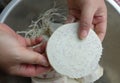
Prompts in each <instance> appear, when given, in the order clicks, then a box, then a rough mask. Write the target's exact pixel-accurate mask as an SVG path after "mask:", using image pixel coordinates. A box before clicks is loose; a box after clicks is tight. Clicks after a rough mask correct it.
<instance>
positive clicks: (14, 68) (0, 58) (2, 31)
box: [0, 24, 50, 77]
mask: <svg viewBox="0 0 120 83" xmlns="http://www.w3.org/2000/svg"><path fill="white" fill-rule="evenodd" d="M40 42H42V38H41V37H39V38H36V39H25V38H23V37H22V36H20V35H18V34H16V33H15V32H14V31H13V30H12V29H10V28H9V27H8V26H7V25H5V24H0V68H1V69H2V70H4V71H6V72H7V73H10V74H12V75H19V76H26V77H31V76H36V75H39V74H41V73H44V72H46V71H48V70H49V69H50V67H48V65H49V64H48V61H47V59H46V58H45V56H43V55H42V54H44V52H45V44H43V45H41V46H40V47H37V48H35V49H33V48H32V46H34V45H37V44H39V43H40ZM40 53H41V54H40Z"/></svg>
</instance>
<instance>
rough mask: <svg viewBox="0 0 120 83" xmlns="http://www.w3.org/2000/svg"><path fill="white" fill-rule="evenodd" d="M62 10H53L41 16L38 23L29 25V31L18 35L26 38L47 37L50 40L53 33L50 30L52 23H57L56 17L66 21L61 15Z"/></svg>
mask: <svg viewBox="0 0 120 83" xmlns="http://www.w3.org/2000/svg"><path fill="white" fill-rule="evenodd" d="M60 10H61V9H58V8H55V7H54V8H51V9H49V10H47V11H45V12H44V13H43V14H40V16H39V17H38V19H37V20H36V21H32V22H31V24H30V25H29V29H28V30H26V31H17V33H18V34H23V35H24V37H25V38H36V37H39V36H43V35H45V36H47V37H48V38H49V37H50V36H51V34H52V33H53V32H52V31H51V29H50V25H51V23H54V22H55V17H57V18H60V19H62V20H63V21H65V20H66V17H65V16H64V15H63V14H61V13H59V11H60Z"/></svg>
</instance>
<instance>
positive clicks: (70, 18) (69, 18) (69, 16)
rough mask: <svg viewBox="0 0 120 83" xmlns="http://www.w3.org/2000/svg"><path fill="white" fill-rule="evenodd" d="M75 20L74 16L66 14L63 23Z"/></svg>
mask: <svg viewBox="0 0 120 83" xmlns="http://www.w3.org/2000/svg"><path fill="white" fill-rule="evenodd" d="M74 21H75V17H74V16H72V15H68V17H67V20H66V22H65V23H72V22H74Z"/></svg>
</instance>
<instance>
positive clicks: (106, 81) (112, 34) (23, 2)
mask: <svg viewBox="0 0 120 83" xmlns="http://www.w3.org/2000/svg"><path fill="white" fill-rule="evenodd" d="M53 1H54V0H34V1H33V0H13V1H12V2H11V3H10V4H9V5H8V7H7V8H6V9H5V10H4V11H3V13H2V14H1V16H0V21H1V22H3V23H6V24H8V25H9V26H11V27H12V28H13V29H14V30H16V31H17V30H25V29H26V28H27V27H28V25H29V24H30V23H31V20H34V19H36V18H37V16H39V14H40V13H42V12H43V11H44V10H47V9H49V8H51V7H53ZM65 1H66V0H57V6H58V7H62V8H64V9H65V8H66V7H67V6H66V4H65V3H66V2H65ZM106 4H107V8H108V30H107V34H106V37H105V40H104V42H103V47H104V50H103V51H104V52H103V56H102V59H101V65H102V66H103V67H104V76H103V77H102V78H101V79H100V80H98V81H97V82H96V83H120V38H119V37H120V15H119V13H117V11H116V10H115V9H114V8H113V7H112V6H111V5H110V4H108V3H106ZM66 14H67V13H66ZM0 79H1V80H3V81H0V83H30V80H29V78H21V77H15V76H14V77H13V76H8V75H4V76H3V75H2V74H1V75H0ZM4 81H5V82H4Z"/></svg>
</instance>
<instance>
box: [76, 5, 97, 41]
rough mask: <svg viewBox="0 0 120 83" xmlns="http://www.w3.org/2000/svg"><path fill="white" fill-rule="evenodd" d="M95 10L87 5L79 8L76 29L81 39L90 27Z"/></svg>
mask: <svg viewBox="0 0 120 83" xmlns="http://www.w3.org/2000/svg"><path fill="white" fill-rule="evenodd" d="M94 13H95V10H94V8H92V7H89V6H88V5H85V6H84V7H83V9H82V10H81V16H80V28H79V30H78V35H79V37H80V38H81V39H84V38H85V37H86V36H87V35H88V32H89V30H90V28H91V27H92V21H93V16H94Z"/></svg>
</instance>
